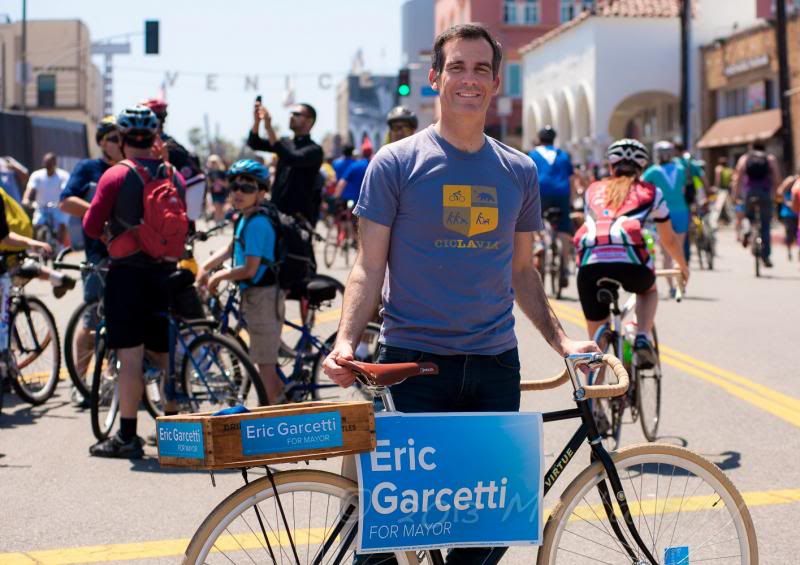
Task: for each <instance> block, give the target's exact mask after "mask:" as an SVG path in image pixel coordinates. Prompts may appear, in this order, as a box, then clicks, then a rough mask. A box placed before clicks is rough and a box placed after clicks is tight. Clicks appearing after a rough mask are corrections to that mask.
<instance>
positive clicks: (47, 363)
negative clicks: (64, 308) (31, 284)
mask: <svg viewBox="0 0 800 565" xmlns="http://www.w3.org/2000/svg"><path fill="white" fill-rule="evenodd" d="M9 327H10V328H11V343H10V346H11V352H12V354H13V355H14V359H15V361H16V373H17V374H16V377H17V378H16V379H12V381H11V383H12V384H13V386H14V390H16V392H17V394H19V396H20V397H21V398H22V399H24V400H25V401H27V402H30V403H31V404H34V405H38V404H42V403H44V402H46V401H47V399H48V398H50V397H51V396H53V393H54V392H55V390H56V385H58V377H59V372H60V369H61V344H60V343H59V341H58V329H57V328H56V321H55V318H53V314H52V313H51V312H50V310H49V309H48V308H47V306H45V305H44V302H42V301H41V300H39V299H38V298H34V297H30V296H22V297H20V300H19V303H18V304H16V305H15V307H14V311H13V312H12V313H11V322H10V324H9Z"/></svg>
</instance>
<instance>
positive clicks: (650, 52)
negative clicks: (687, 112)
mask: <svg viewBox="0 0 800 565" xmlns="http://www.w3.org/2000/svg"><path fill="white" fill-rule="evenodd" d="M678 4H679V3H678V1H677V0H607V1H606V2H598V4H597V6H596V8H595V10H593V11H592V12H584V13H583V14H581V15H580V16H579V17H577V18H576V19H574V20H572V21H571V22H568V23H566V24H564V25H562V26H560V27H559V28H556V29H555V30H553V31H551V32H550V33H548V34H546V35H545V36H542V37H541V38H539V39H538V40H536V41H534V42H533V43H531V44H530V45H528V46H527V47H525V48H524V49H523V50H522V53H523V55H522V57H523V58H522V61H523V77H524V79H523V103H524V105H523V138H524V141H525V144H526V146H530V145H533V142H534V141H535V139H536V133H537V131H538V130H539V129H540V128H541V127H542V126H544V125H547V124H551V125H552V126H553V127H554V128H556V131H557V132H558V138H557V140H556V141H557V144H558V145H560V146H561V147H562V148H565V149H566V150H568V151H570V152H571V153H572V154H573V158H574V160H575V161H576V162H584V163H585V162H590V161H591V162H599V161H601V160H602V155H603V153H604V151H605V148H606V147H607V146H608V144H609V143H610V141H611V140H612V139H616V138H619V137H625V136H631V137H637V138H639V139H641V140H642V141H645V142H648V143H652V142H654V141H657V140H658V139H663V138H669V139H671V138H675V137H679V136H680V133H681V125H680V106H679V92H680V19H679V17H678V16H679V10H678ZM694 4H695V8H694V14H695V15H694V18H693V22H692V33H691V44H692V50H691V61H692V62H691V76H692V82H691V100H690V103H691V113H692V121H693V128H692V129H693V135H692V137H693V139H697V137H699V136H700V135H701V134H702V132H701V131H699V129H700V120H699V116H697V115H696V112H695V111H694V110H695V109H697V108H699V107H700V104H699V97H700V86H701V85H700V72H701V68H700V66H699V64H698V59H699V46H700V45H703V44H706V43H708V42H709V41H711V40H712V39H713V38H716V37H720V36H724V35H726V34H728V33H730V31H731V30H733V29H736V27H743V26H747V25H751V24H752V23H754V22H755V21H757V20H756V3H755V2H754V1H753V0H694Z"/></svg>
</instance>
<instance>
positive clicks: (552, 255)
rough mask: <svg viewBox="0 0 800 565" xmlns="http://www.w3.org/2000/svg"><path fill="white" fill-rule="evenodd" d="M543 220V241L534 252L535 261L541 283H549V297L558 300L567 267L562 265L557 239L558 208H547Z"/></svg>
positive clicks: (560, 247) (560, 250) (559, 218)
mask: <svg viewBox="0 0 800 565" xmlns="http://www.w3.org/2000/svg"><path fill="white" fill-rule="evenodd" d="M542 215H543V217H544V220H545V229H544V231H543V232H542V234H541V235H542V237H543V240H542V242H541V244H540V245H539V246H538V247H537V249H536V252H535V260H536V264H537V268H538V270H539V275H540V276H541V277H542V283H544V284H547V280H548V279H549V281H550V295H551V296H553V297H554V298H557V299H560V298H561V292H562V291H563V290H564V288H565V287H566V284H564V283H565V282H566V281H565V279H566V276H567V266H566V265H565V264H564V255H563V245H564V244H563V242H562V241H561V239H560V238H559V237H558V223H559V222H560V220H561V209H560V208H548V209H547V210H545V211H544V214H542Z"/></svg>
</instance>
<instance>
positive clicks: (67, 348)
mask: <svg viewBox="0 0 800 565" xmlns="http://www.w3.org/2000/svg"><path fill="white" fill-rule="evenodd" d="M91 308H98V303H97V302H88V303H87V302H81V304H80V306H78V307H77V308H76V309H75V311H74V312H73V313H72V315H71V316H70V317H69V321H67V328H66V330H65V331H64V365H65V366H66V368H67V372H68V373H69V378H70V380H71V381H72V384H74V385H75V388H77V389H78V390H79V391H80V393H81V394H82V395H83V396H84V397H86V398H89V395H90V394H91V393H92V390H91V389H92V380H91V379H92V375H93V374H94V342H95V333H96V330H94V329H92V330H91V331H90V333H89V335H88V338H86V342H85V343H84V344H83V349H81V347H80V344H79V343H78V339H79V336H78V328H81V327H83V319H84V317H85V316H86V314H87V312H89V310H90V309H91Z"/></svg>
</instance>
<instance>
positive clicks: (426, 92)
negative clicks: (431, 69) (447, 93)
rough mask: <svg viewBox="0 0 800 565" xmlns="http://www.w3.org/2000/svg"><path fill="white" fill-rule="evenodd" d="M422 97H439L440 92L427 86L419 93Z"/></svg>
mask: <svg viewBox="0 0 800 565" xmlns="http://www.w3.org/2000/svg"><path fill="white" fill-rule="evenodd" d="M419 93H420V94H421V95H422V96H426V97H432V96H439V91H438V90H434V89H433V87H432V86H431V85H429V84H426V85H425V86H423V87H422V88H420V92H419Z"/></svg>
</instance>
